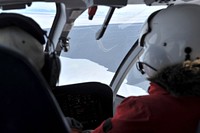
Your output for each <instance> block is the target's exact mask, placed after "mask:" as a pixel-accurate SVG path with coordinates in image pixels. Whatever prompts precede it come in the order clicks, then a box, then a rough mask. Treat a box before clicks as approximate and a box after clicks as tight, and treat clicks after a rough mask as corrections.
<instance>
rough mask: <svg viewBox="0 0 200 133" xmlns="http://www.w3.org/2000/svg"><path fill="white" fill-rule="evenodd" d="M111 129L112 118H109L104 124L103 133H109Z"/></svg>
mask: <svg viewBox="0 0 200 133" xmlns="http://www.w3.org/2000/svg"><path fill="white" fill-rule="evenodd" d="M111 129H112V121H111V118H108V119H107V120H105V122H104V124H103V131H104V133H108V131H110V130H111Z"/></svg>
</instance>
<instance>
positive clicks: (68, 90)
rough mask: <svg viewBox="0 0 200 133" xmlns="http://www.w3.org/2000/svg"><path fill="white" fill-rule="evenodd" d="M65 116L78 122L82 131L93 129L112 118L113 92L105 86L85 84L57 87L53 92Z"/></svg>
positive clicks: (92, 83)
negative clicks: (81, 126)
mask: <svg viewBox="0 0 200 133" xmlns="http://www.w3.org/2000/svg"><path fill="white" fill-rule="evenodd" d="M53 92H54V95H55V97H56V98H57V100H58V103H59V104H60V107H61V109H62V110H63V112H64V114H65V116H69V117H73V118H75V119H76V120H78V121H80V122H81V123H82V125H83V129H84V130H86V129H94V128H96V127H97V126H98V125H99V124H100V123H101V122H102V121H103V120H105V119H107V118H109V117H112V116H113V92H112V89H111V88H110V87H109V86H108V85H105V84H102V83H99V82H87V83H79V84H72V85H65V86H58V87H57V88H56V89H55V90H53Z"/></svg>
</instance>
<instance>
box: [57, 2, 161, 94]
mask: <svg viewBox="0 0 200 133" xmlns="http://www.w3.org/2000/svg"><path fill="white" fill-rule="evenodd" d="M161 8H164V6H155V7H148V6H146V5H130V6H126V7H123V8H119V9H116V10H115V12H114V15H113V16H112V18H111V21H110V23H109V25H108V27H107V30H106V31H105V34H104V36H103V37H102V38H101V39H99V40H96V39H95V35H96V33H97V32H98V30H99V29H100V28H101V27H102V24H103V22H104V19H105V16H106V14H107V12H108V10H109V7H105V6H98V9H97V12H96V14H95V16H94V18H93V20H88V11H87V10H86V11H85V12H84V13H83V14H82V15H81V16H80V17H79V18H78V19H77V20H76V21H75V24H74V27H73V29H72V30H71V32H70V34H69V38H70V50H69V51H68V52H66V53H65V52H63V53H62V54H61V56H62V57H61V59H62V66H63V67H62V70H61V77H62V78H60V82H59V83H60V85H64V84H73V83H80V82H91V81H98V82H102V83H105V84H108V85H109V84H110V82H111V80H112V79H113V76H114V74H115V73H116V71H117V68H118V67H119V65H120V63H121V62H122V60H123V58H124V57H125V55H126V54H127V52H128V51H129V50H130V48H131V47H132V46H133V44H134V42H135V41H136V40H137V38H138V36H139V32H140V29H141V26H142V24H143V22H144V21H145V20H146V18H147V17H148V16H149V15H150V14H151V13H152V12H154V11H156V10H159V9H161ZM130 77H131V76H129V79H130ZM132 77H133V76H132ZM131 80H134V79H131ZM143 80H144V79H143ZM129 81H130V80H129ZM131 86H134V84H132V82H131ZM118 94H119V95H120V92H119V93H118ZM122 95H123V96H125V95H124V94H122Z"/></svg>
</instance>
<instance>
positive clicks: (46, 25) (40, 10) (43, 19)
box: [0, 2, 56, 31]
mask: <svg viewBox="0 0 200 133" xmlns="http://www.w3.org/2000/svg"><path fill="white" fill-rule="evenodd" d="M0 12H12V13H19V14H23V15H25V16H28V17H31V18H32V19H34V20H35V21H36V22H37V23H38V24H39V25H40V26H41V27H42V28H43V29H44V30H47V31H49V29H50V28H51V26H52V23H53V20H54V18H55V14H56V5H55V3H48V2H34V3H32V4H31V5H30V6H27V7H26V9H14V10H0Z"/></svg>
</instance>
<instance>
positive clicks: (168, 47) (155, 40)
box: [139, 4, 200, 76]
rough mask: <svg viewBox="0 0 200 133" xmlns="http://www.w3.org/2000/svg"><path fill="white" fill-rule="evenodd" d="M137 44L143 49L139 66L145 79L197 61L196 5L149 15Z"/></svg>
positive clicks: (199, 11) (199, 17) (199, 14)
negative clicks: (144, 74) (143, 72)
mask: <svg viewBox="0 0 200 133" xmlns="http://www.w3.org/2000/svg"><path fill="white" fill-rule="evenodd" d="M139 44H140V46H142V47H144V53H143V55H142V57H141V59H142V60H141V62H142V64H146V65H143V67H144V71H145V73H147V75H148V76H153V75H154V74H155V70H157V71H159V70H161V69H163V68H164V67H167V66H171V65H174V64H177V63H181V62H183V61H185V60H194V59H196V58H198V57H200V5H195V4H180V5H172V6H169V7H167V8H166V9H162V10H160V11H157V12H156V13H153V14H152V15H150V17H149V18H148V19H147V21H146V23H145V24H144V25H143V28H142V32H141V35H140V38H139ZM140 66H141V64H140ZM149 66H150V67H149ZM153 69H155V70H153Z"/></svg>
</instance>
